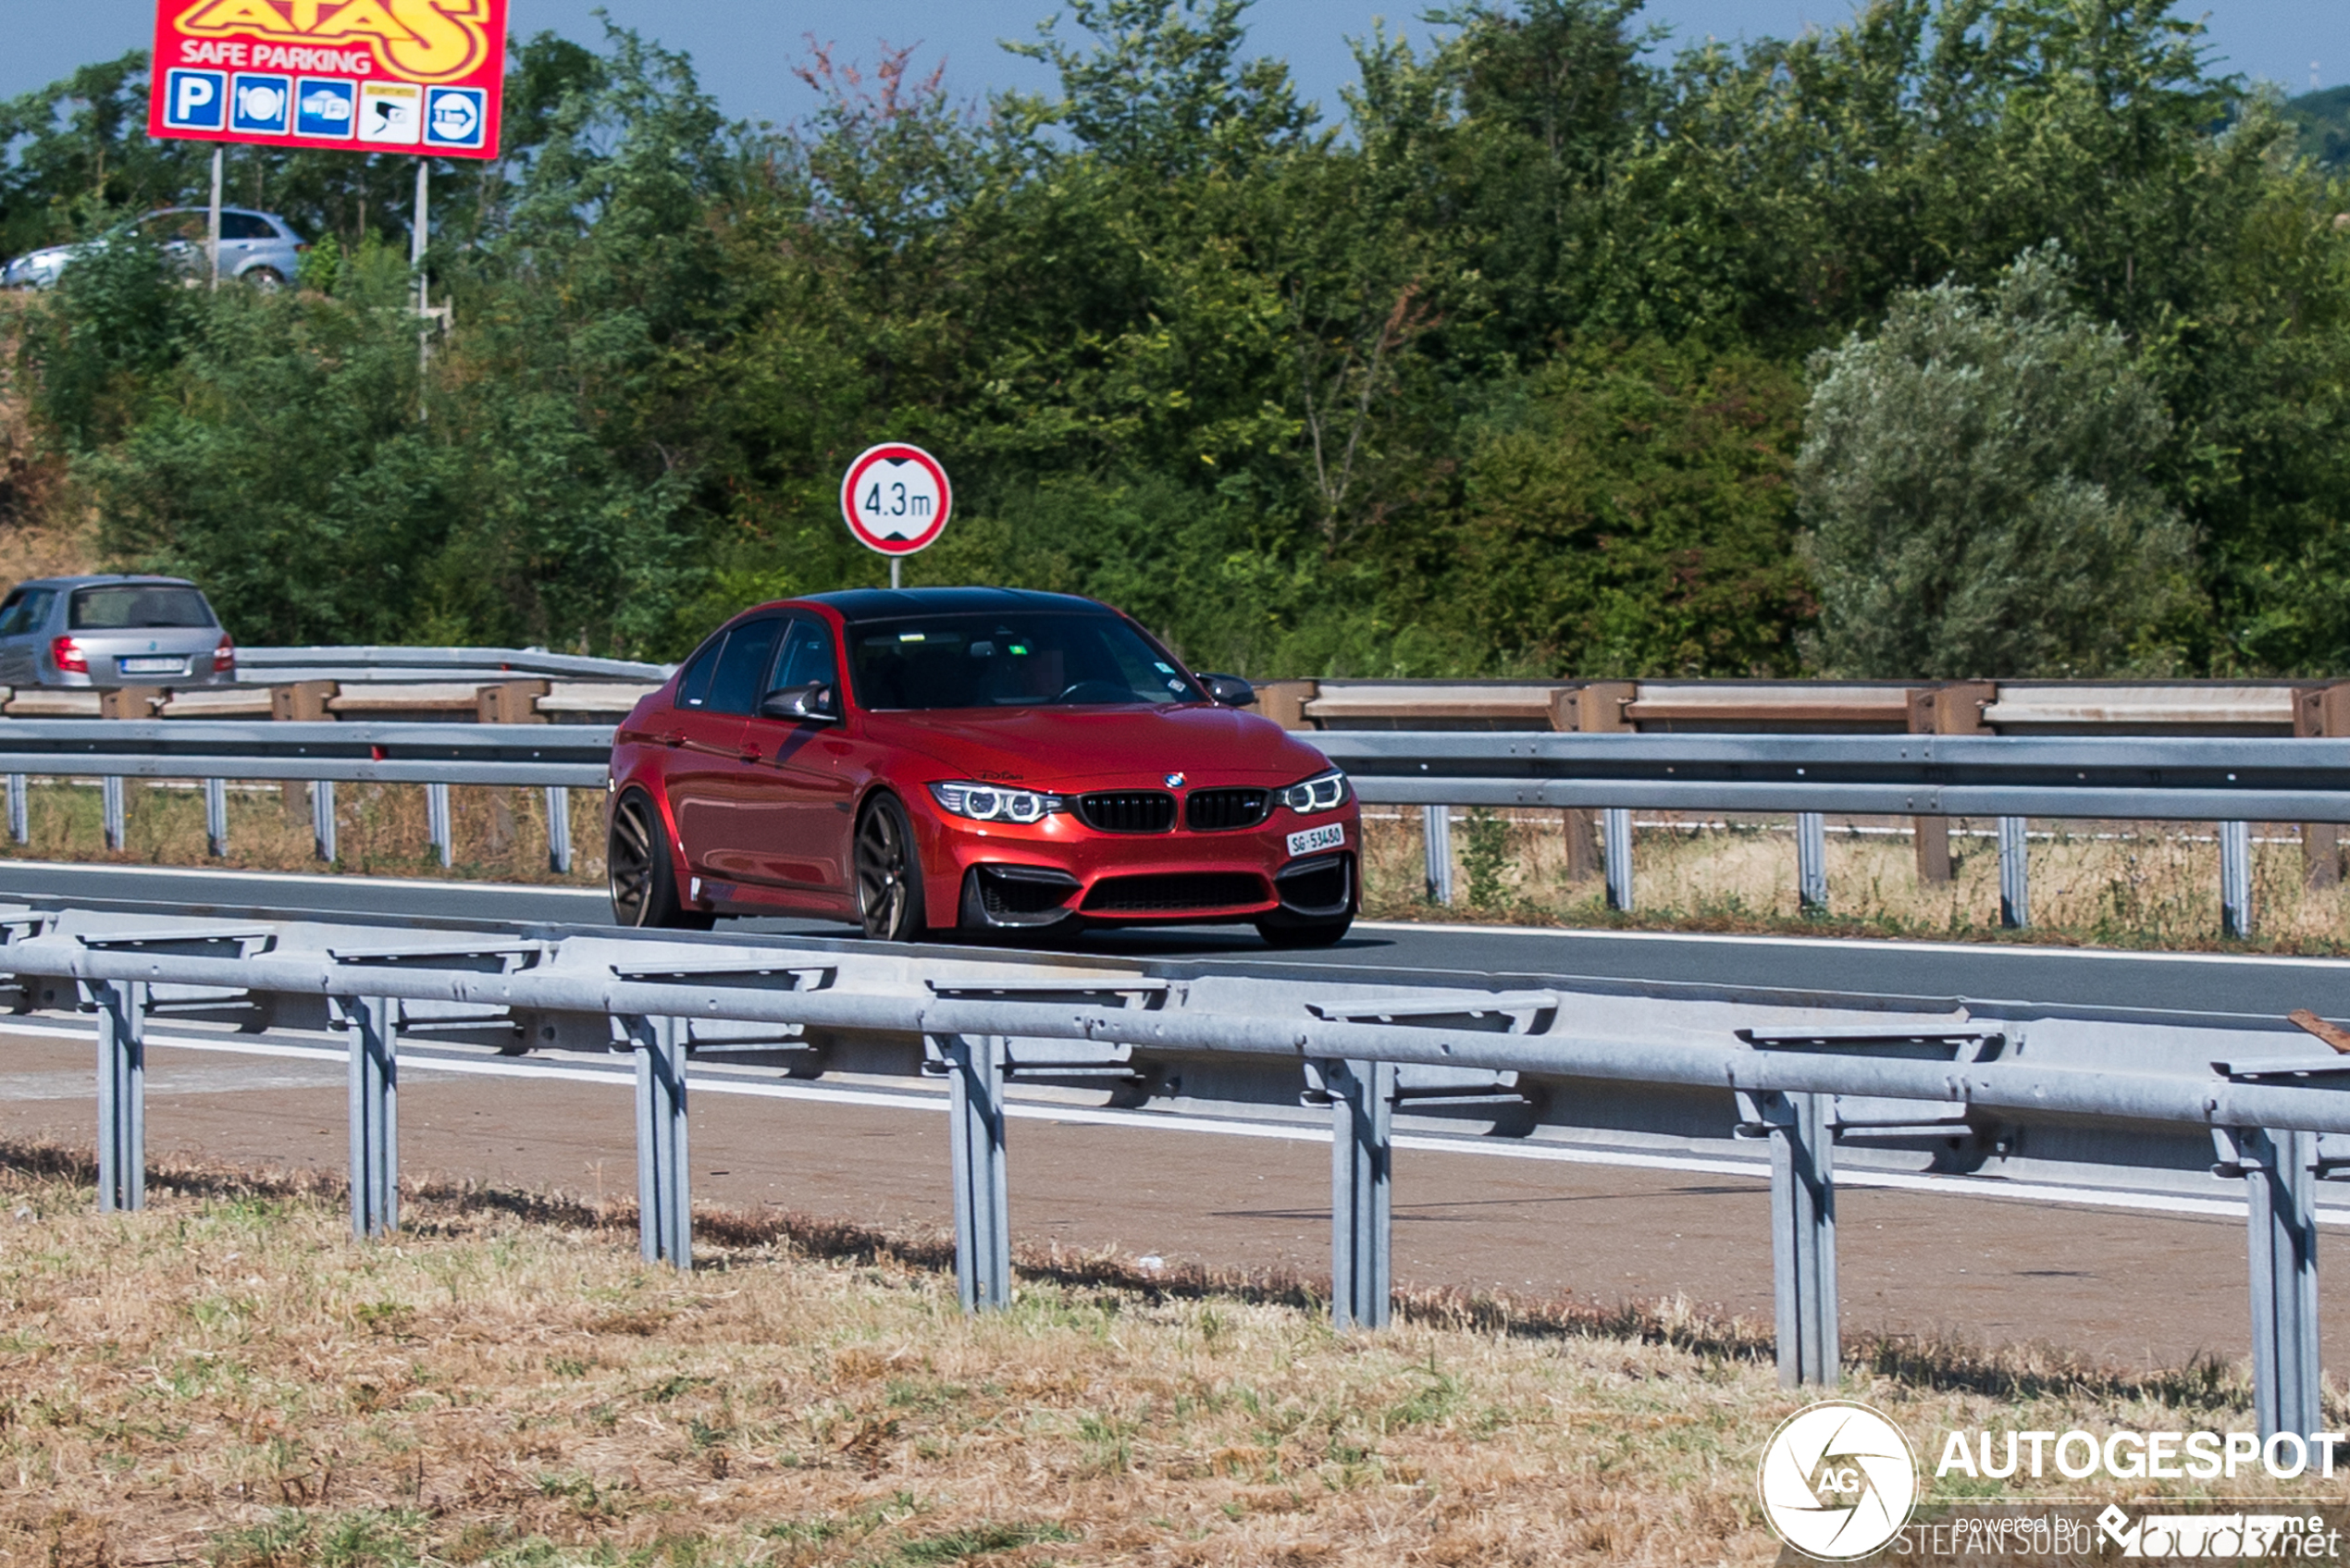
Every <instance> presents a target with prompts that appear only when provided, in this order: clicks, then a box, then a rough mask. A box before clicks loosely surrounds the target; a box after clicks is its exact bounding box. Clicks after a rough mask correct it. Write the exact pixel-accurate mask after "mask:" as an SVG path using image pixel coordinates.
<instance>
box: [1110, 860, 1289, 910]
mask: <svg viewBox="0 0 2350 1568" xmlns="http://www.w3.org/2000/svg"><path fill="white" fill-rule="evenodd" d="M1264 902H1266V898H1265V883H1264V881H1263V879H1262V878H1259V877H1254V876H1251V875H1249V874H1248V873H1247V872H1245V871H1175V872H1169V873H1166V874H1163V875H1159V876H1147V877H1104V878H1103V879H1102V880H1101V881H1099V882H1097V883H1095V884H1094V889H1093V891H1092V892H1090V893H1088V894H1087V895H1085V911H1086V913H1088V914H1096V915H1113V914H1128V915H1163V914H1169V913H1172V912H1176V911H1180V910H1184V909H1236V908H1241V907H1245V906H1247V905H1251V904H1262V903H1264Z"/></svg>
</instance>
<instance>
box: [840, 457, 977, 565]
mask: <svg viewBox="0 0 2350 1568" xmlns="http://www.w3.org/2000/svg"><path fill="white" fill-rule="evenodd" d="M954 506H955V492H954V490H953V489H952V488H949V487H948V485H947V483H946V469H945V468H944V467H942V466H940V464H939V462H938V459H936V458H934V457H933V456H931V455H930V453H928V452H926V451H922V449H921V448H920V447H909V446H908V445H906V444H905V443H904V442H902V441H884V442H883V443H882V444H881V445H880V446H877V447H872V448H870V449H868V450H867V451H863V452H861V453H860V454H859V455H858V458H857V461H856V462H854V463H850V464H849V465H848V473H847V475H846V476H844V477H843V478H842V480H841V482H840V514H841V515H842V516H843V517H845V518H847V520H848V531H849V532H850V533H852V534H854V535H856V536H857V540H858V542H859V543H860V544H861V545H863V546H864V547H865V548H866V549H877V550H879V551H881V552H882V553H883V554H884V555H886V556H891V557H897V556H903V555H911V554H913V553H914V552H915V551H916V550H921V549H929V548H930V547H931V546H933V545H934V544H936V543H937V542H938V536H939V535H941V534H943V533H945V532H946V514H947V513H948V512H951V511H953V510H954Z"/></svg>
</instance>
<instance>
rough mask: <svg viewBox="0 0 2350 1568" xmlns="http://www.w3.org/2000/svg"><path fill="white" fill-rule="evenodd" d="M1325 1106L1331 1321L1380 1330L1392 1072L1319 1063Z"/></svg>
mask: <svg viewBox="0 0 2350 1568" xmlns="http://www.w3.org/2000/svg"><path fill="white" fill-rule="evenodd" d="M1320 1078H1321V1080H1322V1088H1323V1091H1324V1092H1325V1093H1328V1094H1329V1095H1330V1321H1331V1322H1332V1323H1333V1324H1334V1325H1335V1326H1336V1327H1340V1328H1384V1327H1387V1324H1388V1312H1389V1298H1390V1297H1391V1295H1392V1294H1393V1293H1394V1263H1393V1255H1392V1252H1391V1237H1392V1234H1393V1231H1394V1209H1393V1181H1394V1173H1395V1149H1394V1140H1393V1129H1394V1121H1395V1064H1394V1063H1392V1062H1346V1061H1330V1062H1324V1063H1322V1064H1321V1067H1320Z"/></svg>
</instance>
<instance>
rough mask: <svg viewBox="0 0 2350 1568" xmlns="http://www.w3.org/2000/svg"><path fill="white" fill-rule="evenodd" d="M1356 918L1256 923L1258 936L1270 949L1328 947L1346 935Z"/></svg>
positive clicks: (1262, 921) (1343, 917) (1261, 921)
mask: <svg viewBox="0 0 2350 1568" xmlns="http://www.w3.org/2000/svg"><path fill="white" fill-rule="evenodd" d="M1353 924H1354V916H1352V915H1342V916H1341V917H1340V918H1338V919H1337V920H1314V921H1305V922H1298V921H1286V920H1284V921H1275V920H1259V921H1257V922H1256V934H1257V935H1259V936H1261V937H1263V938H1264V939H1265V945H1267V946H1268V947H1284V948H1296V947H1328V946H1330V945H1332V944H1334V943H1336V942H1337V941H1338V940H1339V938H1341V937H1342V936H1344V935H1345V934H1346V931H1347V928H1348V927H1349V926H1352V925H1353Z"/></svg>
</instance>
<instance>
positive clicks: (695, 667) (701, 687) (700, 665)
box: [677, 637, 726, 708]
mask: <svg viewBox="0 0 2350 1568" xmlns="http://www.w3.org/2000/svg"><path fill="white" fill-rule="evenodd" d="M725 646H726V639H725V638H724V637H712V638H711V639H710V640H709V641H708V642H706V643H704V644H702V645H701V651H700V652H699V653H697V654H695V655H694V657H693V659H692V660H691V661H688V662H687V664H686V673H684V674H682V675H679V676H678V677H677V706H678V707H680V708H699V707H702V706H703V705H704V704H706V703H707V702H708V701H709V700H710V677H711V675H713V674H715V673H717V671H718V650H719V649H720V648H724V647H725Z"/></svg>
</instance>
